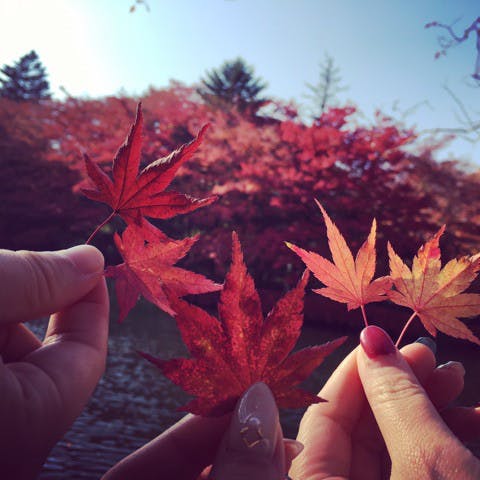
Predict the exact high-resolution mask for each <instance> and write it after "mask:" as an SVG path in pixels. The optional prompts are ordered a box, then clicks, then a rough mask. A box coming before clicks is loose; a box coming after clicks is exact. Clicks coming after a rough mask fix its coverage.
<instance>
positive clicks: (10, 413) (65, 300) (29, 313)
mask: <svg viewBox="0 0 480 480" xmlns="http://www.w3.org/2000/svg"><path fill="white" fill-rule="evenodd" d="M102 273H103V256H102V254H101V253H100V252H99V251H98V250H97V249H96V248H94V247H91V246H86V245H82V246H79V247H74V248H71V249H69V250H62V251H60V252H41V253H34V252H11V251H7V250H0V281H1V286H0V452H1V453H0V478H2V479H5V480H10V479H12V480H23V479H32V478H35V477H36V475H37V474H38V472H39V471H40V469H41V467H42V465H43V462H44V461H45V459H46V457H47V455H48V453H49V451H50V450H51V448H52V447H53V446H54V445H55V443H56V442H57V441H58V440H59V439H60V438H61V437H62V436H63V434H64V433H65V431H66V430H67V429H68V428H69V426H70V425H71V424H72V423H73V421H74V420H75V418H76V417H77V416H78V415H79V414H80V412H81V410H82V409H83V407H84V405H85V403H86V402H87V400H88V399H89V397H90V395H91V393H92V392H93V389H94V388H95V385H96V384H97V382H98V380H99V378H100V376H101V375H102V373H103V370H104V366H105V358H106V347H107V336H108V311H109V302H108V295H107V290H106V286H105V281H104V278H103V275H102ZM51 313H53V315H52V316H51V318H50V321H49V324H48V330H47V333H46V336H45V339H44V340H43V342H41V341H40V340H39V339H37V337H36V336H35V335H34V334H33V333H32V332H31V331H30V330H28V329H27V328H26V327H25V326H24V325H23V324H22V323H21V322H24V321H26V320H31V319H35V318H39V317H42V316H45V315H48V314H51Z"/></svg>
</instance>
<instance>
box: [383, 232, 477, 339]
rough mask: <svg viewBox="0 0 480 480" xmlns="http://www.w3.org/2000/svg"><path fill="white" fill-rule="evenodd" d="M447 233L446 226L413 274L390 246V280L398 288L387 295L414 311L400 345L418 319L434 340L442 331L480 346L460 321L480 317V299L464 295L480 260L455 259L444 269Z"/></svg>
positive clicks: (422, 253)
mask: <svg viewBox="0 0 480 480" xmlns="http://www.w3.org/2000/svg"><path fill="white" fill-rule="evenodd" d="M444 231H445V226H443V227H442V228H441V229H440V230H439V231H438V232H437V233H436V235H435V236H434V237H433V238H431V239H430V240H429V241H428V242H426V243H425V245H423V246H422V247H421V248H420V249H419V250H418V252H417V255H416V256H415V258H414V259H413V264H412V269H411V270H410V268H408V267H407V265H405V263H403V261H402V259H401V258H400V257H399V256H398V255H397V254H396V253H395V251H394V250H393V247H392V246H391V244H390V243H389V244H388V255H389V259H390V270H391V273H390V276H391V278H392V280H393V284H394V285H395V288H396V290H392V291H390V292H388V297H389V298H390V300H391V301H392V302H394V303H396V304H397V305H402V306H404V307H408V308H410V309H412V310H413V315H412V316H411V317H410V320H409V322H407V325H406V326H405V328H404V329H403V332H402V334H401V335H400V338H399V341H400V339H401V337H402V335H403V333H404V332H405V330H406V328H407V327H408V324H409V323H410V322H411V321H412V320H413V319H414V318H415V317H416V316H418V317H419V318H420V320H421V321H422V323H423V325H424V326H425V328H426V329H427V331H428V332H429V333H430V334H431V335H432V336H436V333H437V330H440V331H441V332H443V333H446V334H447V335H451V336H452V337H456V338H463V339H467V340H470V341H471V342H474V343H477V344H479V345H480V340H479V339H478V338H477V337H476V336H475V335H474V334H473V333H472V332H471V330H470V329H469V328H468V327H467V326H466V325H465V324H464V323H463V322H461V321H460V320H458V318H457V317H473V316H475V315H479V314H480V295H479V294H476V293H462V292H463V291H464V290H465V289H467V288H468V287H469V286H470V284H471V283H472V281H473V280H474V279H475V278H476V276H477V275H478V272H479V271H480V256H479V255H476V256H474V257H462V258H460V259H458V260H457V259H453V260H450V261H449V262H448V263H447V264H446V265H445V266H444V267H443V268H441V259H440V256H441V252H440V246H439V241H440V237H441V236H442V234H443V232H444ZM397 343H398V342H397Z"/></svg>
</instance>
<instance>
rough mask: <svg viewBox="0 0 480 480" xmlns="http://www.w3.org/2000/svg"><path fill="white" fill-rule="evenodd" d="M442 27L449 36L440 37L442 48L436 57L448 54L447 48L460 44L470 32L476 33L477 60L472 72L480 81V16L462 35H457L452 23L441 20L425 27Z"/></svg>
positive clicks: (466, 38)
mask: <svg viewBox="0 0 480 480" xmlns="http://www.w3.org/2000/svg"><path fill="white" fill-rule="evenodd" d="M432 27H436V28H441V29H443V30H446V31H447V33H448V36H441V37H439V39H438V43H439V44H440V48H441V50H439V51H438V52H437V53H435V58H439V57H440V56H441V55H446V54H447V50H449V49H450V48H451V47H453V46H455V45H459V44H460V43H463V42H465V41H466V40H468V38H469V37H470V34H472V35H476V36H477V39H476V43H475V48H476V50H477V54H476V60H475V68H474V72H473V74H472V77H473V78H474V79H475V80H479V81H480V17H477V18H476V19H475V20H474V21H473V22H472V23H471V24H470V25H469V26H468V27H467V28H466V29H465V30H464V31H463V34H462V35H457V34H456V33H455V31H454V30H453V27H452V26H451V25H446V24H444V23H440V22H436V21H434V22H430V23H427V24H426V25H425V28H432Z"/></svg>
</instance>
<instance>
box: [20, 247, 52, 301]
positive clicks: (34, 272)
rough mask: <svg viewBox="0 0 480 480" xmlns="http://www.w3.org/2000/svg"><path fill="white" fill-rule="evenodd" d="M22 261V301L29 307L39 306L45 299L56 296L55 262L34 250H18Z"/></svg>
mask: <svg viewBox="0 0 480 480" xmlns="http://www.w3.org/2000/svg"><path fill="white" fill-rule="evenodd" d="M18 255H19V258H20V259H21V261H22V262H23V269H24V272H25V280H24V282H23V292H24V295H23V297H24V302H25V304H26V305H27V306H28V307H29V308H30V309H34V310H35V309H36V308H38V307H39V306H41V305H42V304H43V303H44V302H45V300H46V299H52V298H56V296H57V295H58V294H57V285H58V277H59V275H58V274H59V272H58V267H57V266H56V265H55V262H52V261H49V259H47V258H45V257H44V256H40V255H38V254H36V253H34V252H29V251H19V252H18Z"/></svg>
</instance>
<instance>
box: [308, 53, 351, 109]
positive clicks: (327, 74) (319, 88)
mask: <svg viewBox="0 0 480 480" xmlns="http://www.w3.org/2000/svg"><path fill="white" fill-rule="evenodd" d="M340 82H341V77H340V69H339V68H338V67H336V66H335V65H334V61H333V58H332V57H331V56H330V55H326V56H325V61H324V62H323V63H322V64H320V76H319V80H318V83H317V84H316V85H311V84H309V83H307V87H308V89H309V90H310V92H311V93H310V94H307V95H306V97H308V98H310V100H312V102H313V104H314V108H313V111H314V113H313V116H314V117H315V118H319V117H321V116H322V114H323V113H324V112H325V110H326V109H327V108H328V107H331V106H333V103H334V100H335V98H336V95H337V93H339V92H341V91H343V90H346V88H345V87H342V86H341V85H340Z"/></svg>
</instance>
